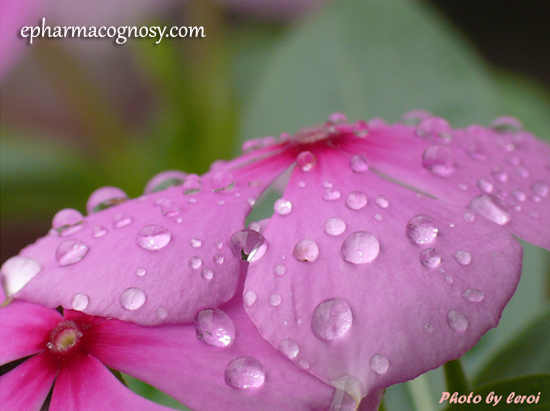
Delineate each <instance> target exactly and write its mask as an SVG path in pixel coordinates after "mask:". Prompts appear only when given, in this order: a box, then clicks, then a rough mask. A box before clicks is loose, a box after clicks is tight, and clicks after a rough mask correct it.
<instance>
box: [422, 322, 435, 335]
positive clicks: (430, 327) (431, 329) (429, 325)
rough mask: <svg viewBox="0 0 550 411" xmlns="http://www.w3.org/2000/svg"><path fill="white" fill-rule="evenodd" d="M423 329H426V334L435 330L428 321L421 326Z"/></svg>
mask: <svg viewBox="0 0 550 411" xmlns="http://www.w3.org/2000/svg"><path fill="white" fill-rule="evenodd" d="M422 328H423V329H424V331H426V332H427V333H428V334H432V333H433V332H434V331H435V327H434V326H433V325H431V324H430V323H426V324H424V325H423V326H422Z"/></svg>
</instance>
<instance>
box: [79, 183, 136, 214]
mask: <svg viewBox="0 0 550 411" xmlns="http://www.w3.org/2000/svg"><path fill="white" fill-rule="evenodd" d="M127 199H128V196H127V195H126V193H125V192H124V191H122V190H121V189H120V188H117V187H101V188H98V189H97V190H96V191H94V192H93V193H92V194H90V197H88V201H87V203H86V211H87V213H88V214H92V213H97V212H98V211H101V210H105V209H106V208H109V207H114V206H116V205H117V204H122V203H123V202H125V201H126V200H127Z"/></svg>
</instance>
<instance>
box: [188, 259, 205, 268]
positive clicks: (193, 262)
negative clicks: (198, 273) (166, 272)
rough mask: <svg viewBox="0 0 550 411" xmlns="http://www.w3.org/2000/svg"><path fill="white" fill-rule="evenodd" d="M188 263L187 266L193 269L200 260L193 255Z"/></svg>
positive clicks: (199, 263)
mask: <svg viewBox="0 0 550 411" xmlns="http://www.w3.org/2000/svg"><path fill="white" fill-rule="evenodd" d="M188 264H189V267H191V268H192V269H193V270H196V269H198V268H200V266H201V265H202V260H201V259H200V258H199V257H197V256H193V257H191V258H190V259H189V261H188Z"/></svg>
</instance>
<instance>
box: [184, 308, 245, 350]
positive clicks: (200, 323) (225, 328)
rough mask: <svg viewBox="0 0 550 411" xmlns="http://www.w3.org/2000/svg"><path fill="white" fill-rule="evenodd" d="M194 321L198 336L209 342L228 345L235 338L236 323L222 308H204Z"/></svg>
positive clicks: (222, 345) (215, 344)
mask: <svg viewBox="0 0 550 411" xmlns="http://www.w3.org/2000/svg"><path fill="white" fill-rule="evenodd" d="M193 322H194V324H195V332H196V333H197V337H199V339H201V340H202V341H204V342H205V343H207V344H210V345H214V346H216V347H227V346H228V345H229V344H231V343H232V342H233V341H234V340H235V325H234V324H233V321H231V318H229V316H228V315H227V314H226V313H224V312H223V311H222V310H219V309H217V308H214V309H211V310H202V311H201V312H200V313H198V314H197V315H196V317H195V319H194V320H193Z"/></svg>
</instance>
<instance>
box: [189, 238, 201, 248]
mask: <svg viewBox="0 0 550 411" xmlns="http://www.w3.org/2000/svg"><path fill="white" fill-rule="evenodd" d="M189 244H191V247H193V248H199V247H200V246H202V241H201V240H199V239H198V238H195V237H193V238H192V239H191V240H189Z"/></svg>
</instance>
